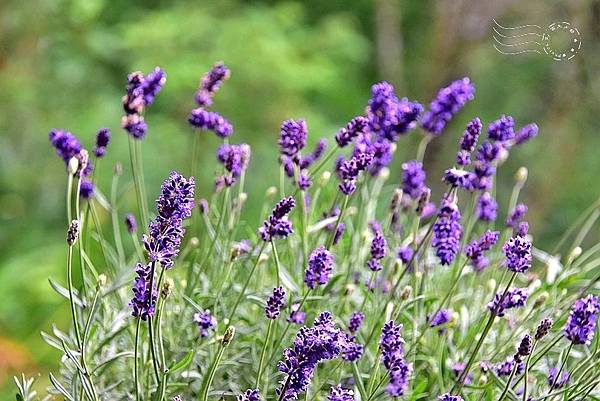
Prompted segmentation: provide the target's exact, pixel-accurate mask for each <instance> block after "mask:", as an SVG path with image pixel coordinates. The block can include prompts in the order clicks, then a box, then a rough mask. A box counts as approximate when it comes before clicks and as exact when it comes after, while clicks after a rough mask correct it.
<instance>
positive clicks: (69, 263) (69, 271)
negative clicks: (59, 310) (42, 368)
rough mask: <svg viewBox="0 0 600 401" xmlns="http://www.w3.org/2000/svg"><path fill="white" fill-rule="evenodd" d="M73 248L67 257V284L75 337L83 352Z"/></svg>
mask: <svg viewBox="0 0 600 401" xmlns="http://www.w3.org/2000/svg"><path fill="white" fill-rule="evenodd" d="M72 265H73V246H72V245H71V246H69V254H68V257H67V283H68V286H69V301H70V304H71V318H72V319H73V326H74V327H75V336H76V337H77V348H78V349H80V350H81V333H80V330H79V321H78V320H77V312H76V310H75V299H74V296H73V266H72Z"/></svg>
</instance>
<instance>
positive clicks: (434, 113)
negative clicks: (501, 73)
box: [421, 77, 475, 135]
mask: <svg viewBox="0 0 600 401" xmlns="http://www.w3.org/2000/svg"><path fill="white" fill-rule="evenodd" d="M474 93H475V87H474V86H473V85H472V84H471V81H470V80H469V78H466V77H465V78H463V79H459V80H456V81H454V82H452V83H451V84H450V85H449V86H447V87H445V88H442V89H440V91H439V92H438V94H437V96H436V98H435V99H434V100H433V101H432V102H431V104H430V105H429V110H428V111H427V112H426V113H425V115H424V116H423V120H422V121H421V125H422V126H423V128H424V129H425V131H427V132H429V133H430V134H432V135H439V134H441V133H442V131H444V128H446V124H448V122H449V121H450V120H451V119H452V117H454V115H455V114H456V113H458V112H459V110H460V109H462V108H463V106H464V105H465V104H466V103H467V102H468V101H470V100H473V98H474Z"/></svg>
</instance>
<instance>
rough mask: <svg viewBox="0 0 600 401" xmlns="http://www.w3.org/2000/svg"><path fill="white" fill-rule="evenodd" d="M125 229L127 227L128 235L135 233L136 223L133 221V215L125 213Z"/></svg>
mask: <svg viewBox="0 0 600 401" xmlns="http://www.w3.org/2000/svg"><path fill="white" fill-rule="evenodd" d="M125 227H127V231H128V232H129V234H133V233H135V232H136V231H137V222H136V221H135V217H134V216H133V214H131V213H127V214H126V215H125Z"/></svg>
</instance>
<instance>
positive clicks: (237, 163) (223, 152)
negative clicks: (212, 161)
mask: <svg viewBox="0 0 600 401" xmlns="http://www.w3.org/2000/svg"><path fill="white" fill-rule="evenodd" d="M250 153H251V152H250V145H247V144H245V143H243V144H240V145H229V144H223V145H221V146H220V147H219V149H218V151H217V160H218V161H219V162H220V163H222V164H223V166H224V167H225V170H226V171H227V172H229V176H223V177H221V181H222V182H223V184H224V185H225V186H228V187H229V186H231V185H233V184H234V183H235V182H236V181H237V178H239V177H241V175H242V173H243V172H244V171H245V170H246V168H247V167H248V163H249V162H250Z"/></svg>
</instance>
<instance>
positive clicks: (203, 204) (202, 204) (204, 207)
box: [198, 198, 209, 216]
mask: <svg viewBox="0 0 600 401" xmlns="http://www.w3.org/2000/svg"><path fill="white" fill-rule="evenodd" d="M198 208H199V209H200V213H202V214H203V215H205V216H208V212H209V206H208V201H207V200H206V199H204V198H202V199H200V200H199V201H198Z"/></svg>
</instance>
